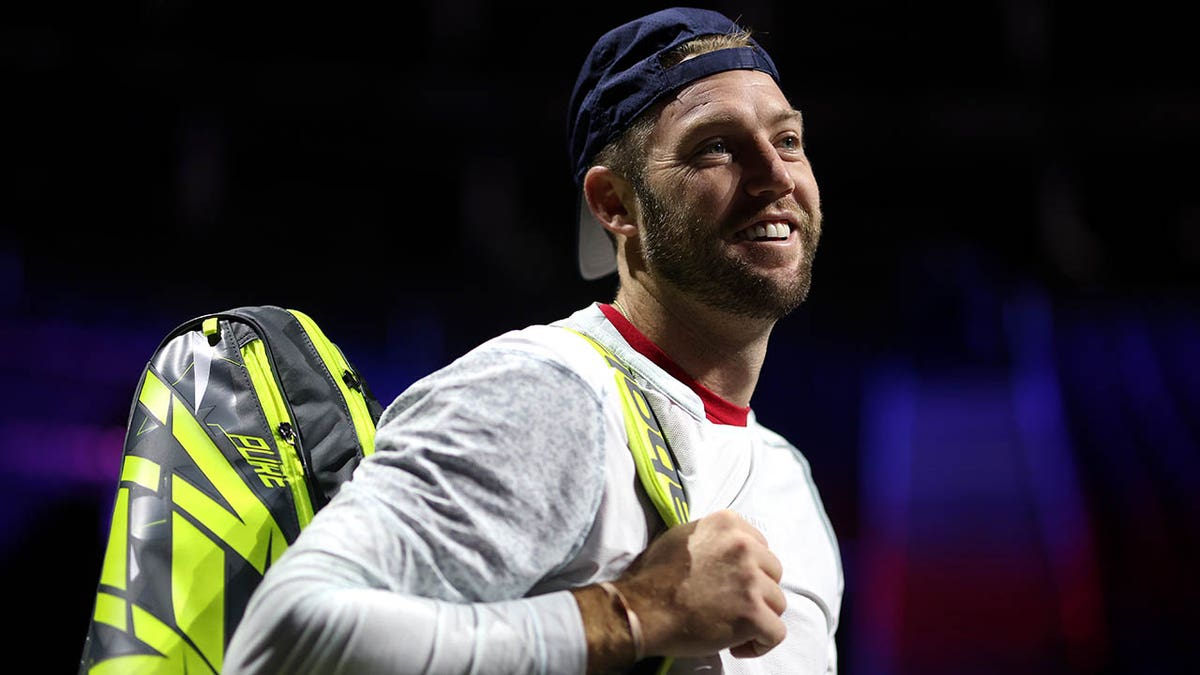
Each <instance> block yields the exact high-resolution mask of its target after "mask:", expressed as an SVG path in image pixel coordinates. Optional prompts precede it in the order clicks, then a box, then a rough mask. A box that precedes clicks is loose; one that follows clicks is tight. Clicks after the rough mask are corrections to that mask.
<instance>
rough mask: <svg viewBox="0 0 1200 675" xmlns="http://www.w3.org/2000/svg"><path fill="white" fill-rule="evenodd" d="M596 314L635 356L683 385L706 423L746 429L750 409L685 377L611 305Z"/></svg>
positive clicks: (602, 306)
mask: <svg viewBox="0 0 1200 675" xmlns="http://www.w3.org/2000/svg"><path fill="white" fill-rule="evenodd" d="M600 311H601V312H604V316H606V317H608V320H609V322H610V323H612V325H613V327H614V328H616V329H617V332H618V333H620V334H621V337H623V338H625V341H626V342H628V343H629V346H630V347H633V348H634V350H636V351H637V353H639V354H641V355H642V356H644V357H646V358H648V359H650V361H651V362H653V363H654V365H656V366H658V367H659V368H662V369H663V370H665V371H667V372H668V373H670V374H671V377H674V378H675V379H677V380H679V381H680V382H682V383H684V384H686V385H687V386H688V387H689V388H690V389H691V390H692V391H694V392H696V395H697V396H699V397H700V400H701V401H703V402H704V416H705V417H707V418H708V421H710V422H712V423H714V424H728V425H732V426H736V427H744V426H746V421H747V419H748V417H749V415H750V406H746V407H744V408H743V407H742V406H740V405H734V404H732V403H730V402H729V401H726V400H725V399H723V398H721V397H720V396H718V395H717V393H716V392H714V391H713V390H712V389H709V388H708V387H706V386H704V385H703V384H700V383H699V382H697V381H696V379H695V378H693V377H692V376H691V375H688V374H687V373H686V372H685V371H684V370H683V368H680V367H679V364H677V363H675V362H674V361H672V360H671V357H670V356H667V353H666V352H664V351H663V350H662V349H659V347H658V345H656V344H654V343H653V342H651V341H650V338H648V337H646V336H645V335H643V334H642V331H640V330H638V329H637V327H636V326H634V325H633V324H632V323H630V322H629V319H626V318H625V315H624V314H622V313H620V312H618V311H617V309H616V308H615V307H613V306H612V305H608V304H604V303H600Z"/></svg>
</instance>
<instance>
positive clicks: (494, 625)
mask: <svg viewBox="0 0 1200 675" xmlns="http://www.w3.org/2000/svg"><path fill="white" fill-rule="evenodd" d="M714 36H715V37H714ZM696 39H698V40H699V41H698V42H697V41H694V40H696ZM685 43H687V44H688V45H690V46H687V47H683V48H682V49H677V47H679V45H681V44H685ZM778 79H779V77H778V73H777V71H776V68H775V65H774V63H773V62H772V61H771V59H770V57H769V56H768V55H767V54H766V53H765V52H764V51H763V50H762V49H761V48H760V46H759V45H757V44H756V43H755V42H754V41H753V40H752V39H751V38H750V37H749V34H748V33H746V32H745V31H742V30H741V29H740V28H739V27H737V26H736V25H735V24H734V23H733V22H731V21H730V20H729V19H728V18H726V17H724V16H722V15H720V14H718V13H715V12H710V11H706V10H698V9H687V8H677V9H670V10H665V11H661V12H656V13H653V14H650V15H648V16H645V17H643V18H641V19H638V20H635V21H633V22H631V23H628V24H625V25H623V26H621V27H618V28H616V29H615V30H613V31H611V32H609V33H607V34H606V35H604V36H603V37H601V39H600V40H599V41H598V42H597V44H596V46H595V47H594V48H593V50H592V52H591V54H590V56H589V57H588V59H587V61H586V62H585V63H584V66H583V69H582V71H581V73H580V76H579V79H578V81H577V84H576V88H575V93H574V95H573V98H572V104H571V117H570V123H571V130H570V148H571V154H572V160H573V161H574V164H575V169H576V175H575V177H576V180H577V183H578V185H579V187H580V202H581V207H582V208H581V214H580V221H579V228H580V238H579V255H580V259H579V262H580V269H581V272H582V273H583V274H584V276H585V277H587V278H598V277H600V276H603V275H605V274H608V273H611V272H613V271H615V272H616V273H617V274H618V277H619V290H618V293H617V297H616V299H615V300H614V301H613V302H612V304H594V305H591V306H589V307H586V308H584V309H582V310H580V311H578V312H576V313H575V314H573V315H572V316H570V317H568V318H566V319H563V320H561V321H559V322H556V323H555V324H552V325H546V326H531V327H528V328H526V329H524V330H520V331H513V332H510V333H507V334H505V335H502V336H499V337H497V338H494V339H492V340H490V341H488V342H486V343H484V344H483V345H481V346H479V347H477V348H476V349H474V350H472V351H471V352H469V353H468V354H466V355H464V356H463V357H462V358H460V359H458V360H456V361H455V362H453V363H452V364H450V365H448V366H447V367H445V368H443V369H441V370H439V371H437V372H435V373H433V374H431V375H429V376H427V377H426V378H424V379H422V380H420V381H419V382H417V383H415V384H414V385H413V386H412V387H410V388H409V389H408V390H407V391H405V392H404V393H403V394H401V395H400V396H399V397H398V398H397V399H396V400H395V401H394V402H393V403H392V404H391V405H390V406H389V407H388V409H387V411H386V412H385V413H384V416H383V418H382V419H381V420H380V424H379V427H378V433H377V437H376V446H377V452H376V453H375V454H374V455H372V456H371V457H370V458H368V459H367V460H365V461H364V462H363V463H362V464H361V465H360V466H359V468H358V469H357V470H356V472H355V474H354V478H353V480H351V481H350V482H349V483H347V484H346V485H345V486H344V487H343V488H342V490H341V492H339V493H338V495H337V496H336V497H335V498H334V499H333V500H332V501H331V502H330V504H329V505H328V506H326V507H325V508H324V509H323V510H322V511H321V512H319V513H318V514H317V515H316V517H315V518H314V519H313V521H312V523H311V524H310V525H309V526H308V528H307V529H305V530H304V531H303V533H302V534H301V535H300V537H299V539H298V540H297V541H296V542H295V544H294V545H293V546H292V548H290V549H289V550H288V551H287V552H286V554H285V555H284V556H283V557H282V558H281V559H280V560H279V562H278V563H277V564H276V566H275V567H273V568H272V569H270V570H269V571H268V573H267V574H266V576H265V577H264V579H263V583H262V585H261V586H259V588H258V590H257V591H256V593H255V595H254V597H253V598H252V600H251V603H250V606H249V607H248V608H247V611H246V614H245V615H244V617H243V619H242V623H241V624H240V626H239V628H238V630H237V632H236V634H235V636H234V638H233V640H232V642H231V644H230V647H229V652H228V655H227V657H228V658H227V662H226V664H225V672H232V673H247V672H287V673H301V672H314V673H334V672H344V673H360V672H392V673H466V672H472V673H505V674H508V673H554V674H557V673H581V672H590V673H599V672H608V671H620V670H630V669H631V668H632V667H633V665H634V663H635V662H637V661H638V660H639V659H646V660H644V661H642V663H643V664H646V663H655V664H658V663H665V664H666V665H668V666H669V667H670V668H671V671H670V672H689V673H690V672H695V671H700V672H706V673H717V672H728V673H789V674H799V673H826V672H836V668H837V652H836V646H835V639H834V636H835V630H836V628H837V623H838V615H839V609H840V604H841V597H842V586H843V581H842V571H841V563H840V557H839V554H838V548H837V542H836V540H835V538H834V535H833V532H832V529H831V528H830V526H829V521H828V519H827V517H826V514H825V512H824V509H823V507H822V506H821V501H820V498H819V496H818V493H817V490H816V488H815V487H814V485H813V484H812V482H811V478H810V475H809V470H808V466H807V463H806V461H805V460H804V458H803V457H802V455H801V454H800V453H799V451H797V450H796V449H795V448H794V447H792V446H791V445H790V444H789V443H788V442H787V441H785V440H784V439H783V438H781V437H779V436H778V435H776V434H774V433H772V432H770V431H768V430H767V429H765V428H764V427H763V426H761V425H760V424H759V423H758V421H757V420H756V419H755V416H754V413H753V411H752V410H751V409H750V407H749V404H750V399H751V395H752V393H753V392H754V388H755V384H756V382H757V379H758V374H759V371H760V368H761V366H762V363H763V359H764V356H765V352H766V347H767V341H768V338H769V336H770V333H771V330H772V327H773V326H774V324H775V322H776V321H777V320H778V319H780V318H781V317H783V316H784V315H786V314H787V313H789V312H790V311H792V310H793V309H794V308H795V307H796V306H797V305H799V304H800V303H801V302H802V301H803V299H804V298H805V296H806V294H807V292H808V287H809V282H810V273H811V267H812V260H813V254H814V252H815V250H816V245H817V239H818V236H819V232H820V219H821V217H820V207H819V198H818V194H817V185H816V182H815V180H814V178H813V174H812V169H811V167H810V165H809V163H808V160H807V158H806V156H805V153H804V148H803V143H802V138H803V136H802V131H803V130H802V124H801V117H800V113H799V112H797V111H796V110H795V109H794V108H793V107H792V105H791V104H790V103H789V102H788V100H787V99H786V98H785V96H784V95H783V93H782V91H781V90H780V88H779V83H778ZM579 333H582V334H584V335H586V336H588V337H590V338H591V339H592V340H594V341H595V342H596V343H598V344H599V345H601V346H602V347H604V348H605V349H607V350H608V351H609V352H611V353H612V354H613V355H615V357H616V358H617V359H618V360H619V361H622V362H623V363H624V364H625V366H626V367H627V368H628V370H629V371H631V374H632V375H633V381H634V382H635V383H636V386H638V387H639V388H640V389H641V390H642V391H643V392H644V396H645V399H646V401H648V403H649V406H650V408H651V409H652V410H653V413H654V416H655V418H656V419H657V421H658V422H659V423H660V425H661V428H662V430H663V432H664V433H665V436H666V438H667V441H668V442H669V444H670V446H671V449H672V451H673V452H674V453H675V459H676V462H677V465H676V466H677V469H678V472H679V478H680V479H681V481H680V482H681V484H682V488H683V492H685V493H686V497H687V500H688V508H689V509H690V520H689V521H688V522H684V523H682V524H679V525H676V526H675V527H671V528H669V529H668V528H665V526H664V524H663V521H662V519H661V518H660V516H659V513H658V511H657V510H656V508H655V506H654V504H653V503H652V501H651V498H650V496H649V493H648V492H647V491H646V490H645V489H643V487H642V483H640V482H639V477H638V473H637V469H636V462H635V459H634V455H633V454H632V453H631V450H630V438H631V436H630V434H629V433H628V432H627V426H626V418H625V416H624V414H625V413H624V408H623V404H622V399H621V393H620V389H621V387H620V386H619V382H620V380H619V378H615V377H614V370H613V369H612V368H611V367H610V365H609V362H608V361H607V360H606V359H605V358H603V357H602V356H601V354H600V353H599V352H598V351H597V350H596V349H595V348H593V346H592V344H590V343H589V342H588V341H587V340H585V339H584V338H583V337H581V336H580V335H579ZM660 657H666V660H665V661H664V660H658V659H659V658H660Z"/></svg>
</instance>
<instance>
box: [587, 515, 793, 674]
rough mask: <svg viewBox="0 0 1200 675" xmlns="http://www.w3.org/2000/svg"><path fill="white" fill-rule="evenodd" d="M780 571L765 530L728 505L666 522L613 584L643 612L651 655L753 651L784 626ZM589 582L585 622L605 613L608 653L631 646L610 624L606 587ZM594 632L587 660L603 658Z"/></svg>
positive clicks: (613, 617)
mask: <svg viewBox="0 0 1200 675" xmlns="http://www.w3.org/2000/svg"><path fill="white" fill-rule="evenodd" d="M782 573H783V568H782V566H781V565H780V562H779V559H778V558H776V557H775V554H773V553H771V551H770V550H769V549H768V548H767V540H766V538H765V537H763V535H762V533H761V532H759V531H758V530H757V529H756V528H754V527H753V526H752V525H750V523H748V522H746V520H745V519H743V518H742V517H741V516H739V515H738V514H737V513H735V512H733V511H729V510H725V511H718V512H716V513H713V514H710V515H708V516H705V517H704V518H701V519H700V520H697V521H693V522H690V523H684V524H682V525H678V526H676V527H673V528H671V529H669V530H667V531H666V532H664V533H663V534H662V535H661V536H660V537H658V538H657V539H655V540H654V541H653V542H651V544H650V546H649V547H648V548H647V549H646V550H645V551H643V552H642V554H641V555H639V556H638V557H637V559H636V560H634V561H633V564H632V565H630V566H629V569H627V570H626V571H625V573H624V574H623V575H621V577H620V578H618V579H616V580H615V581H614V582H613V584H614V585H615V586H616V587H617V588H618V589H620V591H621V592H622V594H623V595H624V596H625V598H626V600H627V601H628V603H629V605H630V607H631V608H632V609H633V611H634V612H635V613H636V614H637V615H638V617H639V618H640V620H641V621H640V622H641V624H642V631H643V638H644V646H645V653H646V654H647V655H649V656H672V657H676V656H677V657H688V656H707V655H710V654H715V653H716V652H718V651H720V650H722V649H725V648H730V653H731V654H733V656H736V657H752V656H761V655H762V654H765V653H767V652H768V651H770V650H771V649H773V648H774V647H775V646H776V645H778V644H779V643H780V642H782V641H783V638H784V636H785V635H786V634H787V629H786V627H785V626H784V623H783V620H782V619H781V618H780V614H782V613H783V610H784V607H785V606H786V604H787V601H786V600H785V598H784V595H783V589H781V588H780V587H779V580H780V578H781V576H782ZM592 589H593V587H588V589H587V590H588V592H587V593H585V592H583V589H581V591H580V592H577V593H576V598H577V599H578V600H579V602H580V606H581V609H582V611H583V612H584V617H585V624H588V625H589V626H591V623H592V619H593V618H596V619H600V620H601V621H604V620H605V619H607V623H608V624H609V630H608V631H607V639H608V641H609V644H608V650H607V654H606V655H607V656H609V657H611V656H613V655H616V654H620V653H622V652H623V653H625V654H628V653H629V652H628V650H622V649H620V648H618V647H614V646H613V645H612V639H613V637H614V636H616V635H619V634H620V632H619V631H615V632H614V631H613V630H612V626H613V625H614V622H617V623H616V625H622V624H620V623H619V622H620V617H619V616H618V615H617V614H615V613H614V612H613V610H612V608H611V607H610V606H609V605H607V604H606V603H605V600H604V596H603V591H599V592H598V594H597V592H596V591H594V590H592ZM589 605H590V607H589ZM602 610H603V611H602ZM597 615H598V616H597ZM592 634H593V633H592V630H591V628H589V664H592V665H598V662H597V661H593V659H592V656H595V654H594V653H592V649H591V647H592V645H593V643H592V642H591V639H590V638H591V636H592ZM626 644H628V643H626ZM600 660H602V661H606V662H607V661H608V659H607V658H605V659H600ZM606 665H611V662H608V663H606ZM593 672H595V671H593Z"/></svg>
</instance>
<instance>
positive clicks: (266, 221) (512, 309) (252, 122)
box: [0, 0, 1200, 675]
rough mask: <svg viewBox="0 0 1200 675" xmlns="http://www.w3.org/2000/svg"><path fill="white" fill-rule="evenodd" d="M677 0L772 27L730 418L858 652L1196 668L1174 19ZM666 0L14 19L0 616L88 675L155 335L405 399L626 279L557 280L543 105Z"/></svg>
mask: <svg viewBox="0 0 1200 675" xmlns="http://www.w3.org/2000/svg"><path fill="white" fill-rule="evenodd" d="M699 4H701V5H703V6H708V7H712V8H714V9H719V10H722V11H724V12H726V13H727V14H728V15H730V16H731V17H739V18H741V19H742V21H743V22H744V23H746V24H747V25H749V26H750V27H752V28H754V29H755V30H756V31H757V33H758V36H759V39H760V41H761V42H763V43H764V45H765V46H766V47H767V48H768V49H769V50H770V52H771V53H772V55H773V57H774V59H775V60H776V62H777V63H778V64H779V66H780V69H781V72H782V73H783V77H784V78H785V79H784V89H785V90H786V91H787V92H788V93H789V95H790V96H791V98H792V99H793V101H794V102H795V103H796V105H797V106H798V107H800V108H801V109H802V110H803V111H804V114H805V122H806V125H807V132H806V133H807V134H808V137H807V146H808V151H809V154H810V156H811V158H812V161H813V163H814V167H815V171H816V175H817V179H818V181H819V183H820V186H821V190H822V198H823V204H824V210H825V214H826V229H825V233H824V236H823V239H822V242H821V247H820V252H819V254H818V256H817V263H816V272H815V282H814V286H813V292H812V296H811V299H810V300H809V302H808V303H807V304H806V305H805V306H803V307H802V308H801V309H800V310H799V311H798V312H797V313H796V314H795V315H794V316H792V317H790V318H789V319H787V320H785V321H784V322H782V323H781V324H780V325H779V327H778V328H777V330H776V333H775V335H774V338H773V343H772V348H771V351H770V354H769V356H768V359H767V363H766V367H765V373H764V376H763V379H762V382H761V385H760V388H759V391H758V393H757V395H756V400H755V402H754V407H755V409H756V411H757V414H758V416H759V418H760V419H762V420H763V421H764V422H765V423H766V424H768V425H769V426H772V427H774V428H776V429H777V430H779V431H781V432H783V433H784V434H785V435H786V436H788V437H789V438H791V439H792V440H793V441H794V442H795V443H796V444H797V445H798V446H799V447H800V448H802V449H803V450H804V451H805V453H806V454H807V457H808V459H809V461H810V463H811V465H812V471H813V474H814V476H815V479H816V481H817V484H818V486H819V487H820V489H821V491H822V495H823V498H824V501H825V505H826V508H827V510H828V512H829V514H830V517H831V519H832V520H833V522H834V526H835V528H836V529H837V531H838V534H839V536H840V539H841V545H842V555H843V562H844V565H845V569H846V577H847V585H846V597H845V603H844V606H843V611H842V625H841V627H840V629H839V635H838V639H839V647H840V653H841V672H842V673H844V674H846V675H859V674H862V675H876V674H895V675H900V674H907V673H914V674H917V673H919V674H921V675H939V674H957V673H972V674H974V673H1014V672H1017V673H1026V674H1040V673H1056V674H1057V673H1068V674H1076V673H1183V672H1194V671H1193V670H1191V669H1192V668H1194V664H1195V662H1196V659H1197V657H1198V656H1200V649H1198V648H1197V647H1196V644H1197V642H1196V640H1195V636H1194V633H1195V632H1196V629H1197V628H1200V622H1198V621H1197V620H1196V618H1195V608H1196V607H1197V605H1200V589H1198V583H1197V579H1196V577H1197V569H1200V537H1198V534H1200V532H1198V530H1200V489H1198V488H1200V414H1198V413H1200V311H1198V310H1200V294H1198V293H1197V291H1198V286H1200V283H1198V282H1200V193H1198V191H1197V185H1200V181H1198V180H1197V179H1198V178H1200V171H1198V169H1197V159H1196V158H1197V156H1198V151H1200V80H1198V79H1197V75H1196V73H1197V65H1198V63H1200V61H1198V59H1197V55H1196V54H1197V52H1196V49H1195V46H1194V44H1193V39H1194V35H1193V32H1194V30H1193V28H1192V26H1193V24H1190V23H1189V22H1187V21H1185V20H1184V19H1183V17H1182V15H1180V14H1179V13H1178V12H1176V11H1175V10H1171V9H1169V7H1170V6H1169V5H1166V4H1165V3H1164V4H1162V5H1161V6H1160V5H1159V3H1156V2H1143V3H1134V4H1124V5H1118V6H1114V7H1112V8H1110V9H1103V8H1102V7H1101V6H1100V5H1096V4H1094V3H1085V2H1081V1H1079V0H1073V1H1069V2H1051V1H1050V0H1008V1H1005V0H985V1H984V2H974V3H951V2H933V3H920V2H918V3H888V2H849V3H834V2H826V3H818V2H802V3H791V2H788V3H785V2H766V1H763V0H747V1H746V2H740V3H739V2H716V3H699ZM659 6H666V5H665V4H661V3H634V2H614V3H602V4H583V5H581V4H577V3H561V4H557V5H553V6H548V7H534V6H532V5H531V6H524V5H520V4H516V3H488V2H484V1H483V0H445V1H442V2H428V1H419V2H415V3H406V4H405V5H404V7H403V9H399V6H394V7H389V8H388V9H383V8H381V6H376V5H366V4H365V3H364V6H362V7H355V6H352V5H345V4H339V5H336V6H334V5H327V6H311V7H309V6H303V7H301V6H296V5H284V4H280V5H278V6H267V5H261V4H255V5H253V6H248V5H247V4H245V3H242V4H234V3H229V4H224V3H200V2H189V1H187V0H159V1H157V2H141V3H120V4H117V5H112V4H103V3H101V4H94V5H87V6H81V7H78V8H72V9H69V8H67V7H65V6H57V5H45V4H26V5H20V6H17V7H9V8H8V9H6V11H5V14H6V15H7V17H6V18H5V20H4V21H3V23H0V66H2V67H3V71H4V82H5V87H4V88H5V100H6V102H5V105H4V108H5V113H6V117H7V119H8V122H7V124H5V125H4V132H3V138H4V140H3V155H4V160H5V161H4V171H5V174H4V187H5V193H6V197H5V199H4V201H3V213H2V220H0V391H2V392H3V394H2V396H3V405H2V406H0V471H2V472H3V475H4V476H5V478H6V490H5V494H4V497H3V499H0V566H2V567H0V569H2V573H3V577H2V578H5V579H8V582H7V583H8V584H9V587H10V592H15V598H16V603H14V604H13V605H12V607H13V609H14V610H15V611H14V612H12V615H11V617H10V618H12V619H13V622H12V625H14V626H15V627H16V628H15V632H14V631H13V629H9V631H8V639H7V640H6V642H7V643H8V644H10V645H13V649H14V650H16V649H21V650H23V651H24V652H25V653H26V654H30V655H35V656H36V659H37V661H38V663H39V664H41V665H42V666H43V667H42V668H40V672H70V671H71V670H73V669H74V668H75V667H77V662H78V658H79V654H80V652H81V649H82V644H83V638H84V635H85V631H86V626H87V622H88V619H89V615H90V612H91V609H92V602H93V599H94V592H95V585H96V582H97V579H98V574H99V566H100V560H101V547H102V544H103V541H104V539H105V537H106V536H107V528H108V518H109V515H110V512H111V506H112V499H113V497H114V495H115V490H116V479H117V471H118V466H119V458H120V450H121V442H122V440H123V436H124V425H125V422H126V417H127V415H128V413H129V406H130V403H131V400H132V395H133V389H134V386H135V385H136V383H137V379H138V377H139V375H140V372H141V369H142V367H143V365H144V364H145V361H146V360H147V359H148V358H149V356H150V354H151V352H152V350H153V349H154V347H155V346H156V345H157V343H158V340H159V339H160V337H161V336H162V335H163V334H164V333H165V332H166V331H167V330H169V329H170V328H172V327H173V326H174V325H175V324H177V323H179V322H181V321H183V320H184V319H187V318H190V317H192V316H194V315H197V314H202V313H205V312H209V311H214V310H219V309H225V308H228V307H233V306H237V305H242V304H278V305H283V306H287V307H294V308H298V309H302V310H304V311H306V312H307V313H309V314H310V315H311V316H313V318H315V319H316V320H317V321H318V323H320V324H321V325H322V326H323V327H324V328H325V330H326V331H327V332H328V333H329V334H330V337H331V338H333V339H334V341H336V342H338V343H339V344H340V345H341V346H342V347H343V350H344V351H346V352H347V354H348V355H349V356H350V358H351V359H352V360H354V361H355V362H356V363H357V364H358V365H359V367H360V369H361V370H362V371H363V372H364V374H365V376H366V377H367V379H368V381H369V382H371V383H372V386H373V388H374V389H375V391H376V393H377V394H379V395H380V397H381V398H383V399H384V400H390V399H391V398H392V397H394V396H395V395H396V394H398V393H399V392H400V391H402V390H403V389H404V388H405V387H406V386H407V385H408V384H410V383H411V382H412V381H413V380H415V379H416V378H418V377H420V376H421V375H423V374H424V373H426V372H428V371H430V370H432V369H434V368H436V367H438V366H440V365H442V364H444V363H446V362H448V361H449V360H451V359H453V358H455V357H456V356H458V355H459V354H461V353H463V352H464V351H466V350H467V349H469V348H470V347H472V346H474V345H475V344H476V343H478V342H480V341H482V340H484V339H486V338H488V337H491V336H493V335H495V334H498V333H500V332H503V331H506V330H509V329H513V328H519V327H522V326H524V325H526V324H528V323H532V322H542V321H548V320H552V319H555V318H558V317H559V316H562V315H563V314H565V313H568V312H570V311H573V310H575V309H577V308H579V307H582V306H583V305H584V304H586V303H589V302H592V301H597V300H599V301H607V300H609V299H610V298H611V295H612V293H613V290H614V287H613V284H612V281H611V280H604V281H598V282H583V281H582V280H580V279H579V278H578V276H577V274H576V272H575V268H574V262H573V245H574V238H573V237H574V234H573V229H572V228H573V212H574V209H575V191H574V188H573V185H572V183H571V181H570V177H569V169H568V166H567V158H566V150H565V121H564V117H565V110H566V107H567V97H568V95H569V93H570V90H571V86H572V84H573V81H574V76H575V72H576V68H577V66H578V65H579V63H580V62H581V61H582V59H583V57H584V55H585V53H586V52H587V49H588V47H589V46H590V45H591V42H592V41H593V40H594V39H595V38H596V37H597V36H598V35H599V34H600V33H601V32H602V31H604V30H606V29H608V28H610V27H612V26H615V25H616V24H618V23H621V22H623V21H625V20H627V19H630V18H633V17H634V16H635V15H636V14H640V13H642V12H644V11H646V10H648V9H652V8H657V7H659ZM10 597H13V596H11V595H10Z"/></svg>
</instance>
